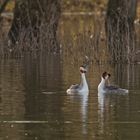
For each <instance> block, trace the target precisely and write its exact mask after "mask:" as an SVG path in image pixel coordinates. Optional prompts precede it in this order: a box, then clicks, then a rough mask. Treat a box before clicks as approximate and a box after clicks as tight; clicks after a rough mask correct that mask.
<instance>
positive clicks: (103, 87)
mask: <svg viewBox="0 0 140 140" xmlns="http://www.w3.org/2000/svg"><path fill="white" fill-rule="evenodd" d="M110 76H111V75H110V74H109V73H107V72H104V73H103V74H102V76H101V82H100V84H99V85H98V92H100V93H128V90H127V89H122V88H119V87H117V86H113V85H110V84H109V78H110Z"/></svg>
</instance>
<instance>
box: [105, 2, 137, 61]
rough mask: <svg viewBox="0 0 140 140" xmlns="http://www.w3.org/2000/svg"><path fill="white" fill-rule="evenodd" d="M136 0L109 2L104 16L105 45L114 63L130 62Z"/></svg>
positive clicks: (133, 44)
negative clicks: (106, 44)
mask: <svg viewBox="0 0 140 140" xmlns="http://www.w3.org/2000/svg"><path fill="white" fill-rule="evenodd" d="M136 6H137V0H109V1H108V8H107V15H106V34H107V43H108V48H109V50H110V54H111V57H112V59H113V60H114V61H127V62H129V61H131V60H132V58H133V57H132V56H133V55H132V54H133V52H134V50H135V31H134V20H135V16H136Z"/></svg>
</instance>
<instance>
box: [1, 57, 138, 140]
mask: <svg viewBox="0 0 140 140" xmlns="http://www.w3.org/2000/svg"><path fill="white" fill-rule="evenodd" d="M81 59H82V58H81ZM62 60H63V59H62V57H61V56H59V55H48V56H47V55H46V56H43V57H39V58H33V57H26V58H23V59H22V60H14V59H11V60H1V61H0V140H6V139H10V140H22V139H24V140H85V139H87V140H92V139H93V140H139V139H140V133H139V130H140V102H139V99H140V73H139V71H140V65H107V64H106V65H95V64H94V65H90V67H89V72H88V73H87V80H88V83H89V88H90V92H89V96H70V95H67V94H66V89H67V88H68V87H69V86H70V85H71V84H72V83H78V82H79V81H80V75H79V71H78V69H79V66H80V65H81V63H79V62H75V63H71V59H70V58H66V59H65V61H62ZM68 62H69V63H68ZM104 70H107V71H109V72H110V73H111V74H112V80H111V81H112V83H114V84H117V85H120V86H121V87H123V88H128V89H129V90H130V93H129V94H126V95H105V96H98V93H97V85H98V83H99V81H100V74H101V73H102V72H103V71H104Z"/></svg>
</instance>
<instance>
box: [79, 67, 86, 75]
mask: <svg viewBox="0 0 140 140" xmlns="http://www.w3.org/2000/svg"><path fill="white" fill-rule="evenodd" d="M86 72H87V69H86V68H85V67H84V66H81V67H80V73H81V74H82V73H86Z"/></svg>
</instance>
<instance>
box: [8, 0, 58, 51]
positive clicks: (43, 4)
mask: <svg viewBox="0 0 140 140" xmlns="http://www.w3.org/2000/svg"><path fill="white" fill-rule="evenodd" d="M60 10H61V8H60V0H17V1H16V4H15V11H14V19H13V23H12V26H11V29H10V31H9V38H10V40H11V43H12V44H13V45H12V46H14V45H15V44H18V46H20V47H21V48H22V50H28V49H30V50H31V49H42V48H45V49H47V50H48V51H58V50H59V44H58V41H57V37H56V33H57V26H58V22H59V17H60V13H61V11H60Z"/></svg>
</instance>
